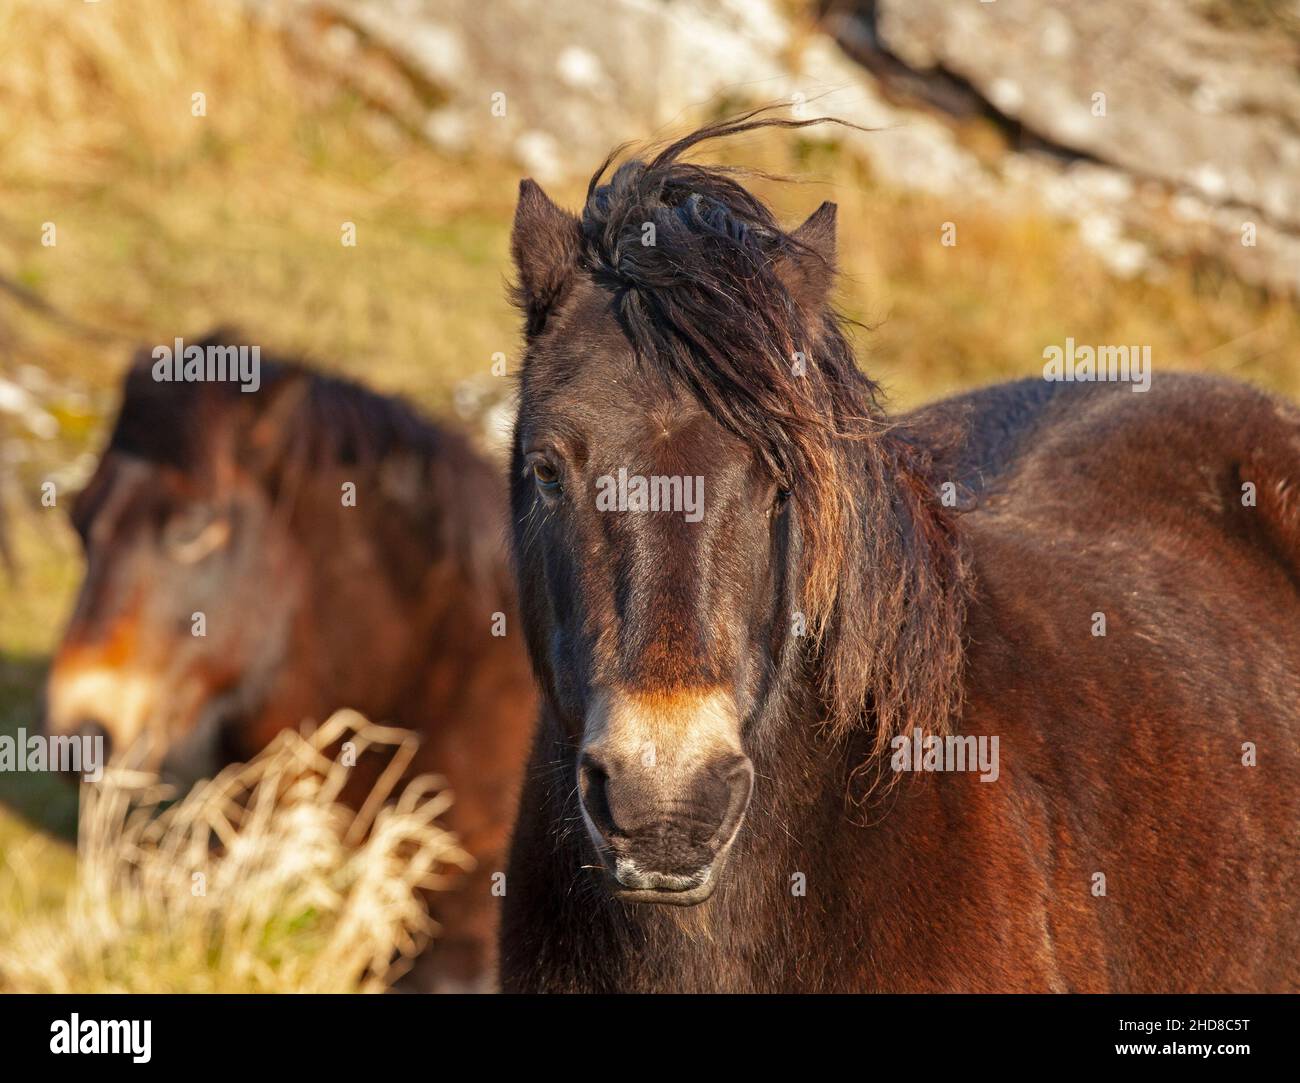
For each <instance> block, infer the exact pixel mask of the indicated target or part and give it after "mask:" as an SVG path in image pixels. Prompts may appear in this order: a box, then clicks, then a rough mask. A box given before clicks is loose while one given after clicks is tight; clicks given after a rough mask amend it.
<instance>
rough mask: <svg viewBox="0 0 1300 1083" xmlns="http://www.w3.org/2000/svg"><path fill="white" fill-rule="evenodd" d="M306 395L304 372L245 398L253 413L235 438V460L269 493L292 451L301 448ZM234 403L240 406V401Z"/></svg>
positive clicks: (308, 391)
mask: <svg viewBox="0 0 1300 1083" xmlns="http://www.w3.org/2000/svg"><path fill="white" fill-rule="evenodd" d="M310 394H311V380H310V377H309V376H308V375H307V374H306V373H304V372H292V373H289V374H287V375H286V376H285V377H284V378H282V379H280V380H277V381H276V382H275V383H273V384H271V385H270V386H269V387H268V386H267V385H266V384H263V386H262V387H261V388H260V389H259V390H258V391H257V392H256V393H255V394H252V395H248V396H246V397H247V398H248V399H250V400H253V401H251V402H249V403H248V406H249V407H251V408H252V409H253V413H252V416H251V417H249V418H248V419H247V420H246V421H245V423H244V427H243V430H242V432H240V433H239V434H237V436H236V439H237V441H238V446H237V449H236V456H237V458H238V460H239V463H240V465H242V466H243V468H244V469H245V470H247V471H248V472H249V473H251V474H252V475H253V476H254V477H256V478H259V479H260V480H261V481H262V482H263V483H264V484H267V485H268V487H270V488H271V489H273V490H274V489H275V488H276V487H277V486H278V484H279V481H280V480H281V477H280V476H281V474H282V473H283V472H284V470H285V469H286V467H287V465H288V464H289V461H290V460H291V458H292V457H293V451H294V449H295V447H301V446H302V440H303V432H302V427H303V426H302V421H301V411H302V410H303V409H304V407H305V406H306V403H307V399H308V397H309V396H310ZM237 402H238V404H239V405H241V406H242V405H244V404H243V402H242V400H237Z"/></svg>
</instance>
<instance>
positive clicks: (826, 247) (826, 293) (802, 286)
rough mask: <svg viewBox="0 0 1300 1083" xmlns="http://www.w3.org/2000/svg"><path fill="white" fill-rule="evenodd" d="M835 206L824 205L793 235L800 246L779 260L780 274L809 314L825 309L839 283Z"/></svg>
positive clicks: (777, 265) (786, 285)
mask: <svg viewBox="0 0 1300 1083" xmlns="http://www.w3.org/2000/svg"><path fill="white" fill-rule="evenodd" d="M835 211H836V207H835V204H834V203H829V202H828V203H823V204H822V205H821V206H820V207H818V208H817V209H816V210H815V211H813V212H812V214H810V215H809V216H808V220H807V221H806V222H804V224H803V225H801V226H800V227H799V228H798V229H796V230H795V231H794V232H793V233H791V234H790V236H791V238H793V239H794V240H795V241H796V242H797V244H796V245H795V246H792V247H791V249H790V250H789V251H787V252H784V253H782V255H781V256H780V257H778V259H777V261H776V274H777V277H778V278H779V279H780V280H781V282H782V284H783V285H784V286H785V288H786V289H787V290H789V291H790V296H791V297H793V298H794V300H795V303H796V304H798V306H799V307H800V308H802V309H804V310H806V311H809V312H813V311H816V310H817V309H819V308H821V306H822V305H824V304H825V303H826V301H827V299H828V298H829V297H830V293H831V287H832V286H833V285H834V284H835Z"/></svg>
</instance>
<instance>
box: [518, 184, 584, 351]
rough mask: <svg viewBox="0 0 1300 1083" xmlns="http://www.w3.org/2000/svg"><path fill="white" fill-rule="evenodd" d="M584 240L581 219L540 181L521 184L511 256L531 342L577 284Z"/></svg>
mask: <svg viewBox="0 0 1300 1083" xmlns="http://www.w3.org/2000/svg"><path fill="white" fill-rule="evenodd" d="M581 238H582V227H581V225H580V223H579V222H578V219H577V218H575V217H574V216H573V215H571V214H569V213H568V212H567V211H564V210H561V209H560V208H559V207H557V206H556V205H555V204H554V203H552V202H551V200H550V197H549V196H547V194H546V193H545V192H543V191H542V189H541V188H540V187H539V186H538V184H537V182H536V181H533V180H524V181H521V182H520V183H519V205H518V206H517V207H516V208H515V224H514V229H513V231H512V232H511V235H510V253H511V255H512V256H513V257H514V261H515V267H516V268H517V269H518V271H519V284H518V285H517V286H516V287H515V291H514V292H515V303H516V304H517V305H518V306H519V307H520V308H521V309H523V312H524V330H525V334H526V335H527V337H528V338H530V339H531V338H533V337H535V336H536V335H538V334H540V333H541V330H542V328H543V327H545V326H546V320H547V317H548V316H549V315H550V314H551V312H552V311H553V310H554V308H555V306H556V305H557V304H558V303H559V302H560V300H561V299H562V298H563V296H564V294H565V292H566V291H567V289H568V287H569V284H570V282H571V281H572V280H573V275H574V272H575V271H576V270H577V267H578V248H579V242H580V241H581Z"/></svg>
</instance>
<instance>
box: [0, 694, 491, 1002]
mask: <svg viewBox="0 0 1300 1083" xmlns="http://www.w3.org/2000/svg"><path fill="white" fill-rule="evenodd" d="M340 743H341V744H340ZM415 743H416V739H415V737H414V736H413V735H412V734H410V733H408V732H406V731H405V730H396V729H389V728H385V727H380V726H375V725H372V724H370V723H369V722H367V721H366V720H365V719H364V718H362V717H361V716H360V715H357V714H356V713H355V712H350V711H341V712H338V713H337V714H335V715H333V716H332V717H331V718H330V719H329V720H328V721H327V722H326V723H325V724H324V725H323V726H321V727H320V728H319V729H317V730H316V731H315V732H313V733H309V734H306V735H300V734H298V733H294V732H291V731H290V732H284V733H281V734H280V735H279V736H278V737H277V738H276V740H275V741H273V742H272V744H271V745H270V746H268V747H267V749H266V750H265V751H263V752H262V753H261V754H260V755H259V756H257V758H255V759H254V760H252V761H251V762H250V763H248V764H237V765H233V766H232V767H230V768H228V769H226V770H225V771H223V772H222V773H221V774H220V775H218V776H217V777H216V778H215V779H213V780H212V781H210V782H206V783H203V784H201V785H200V786H197V787H195V788H194V789H193V790H192V791H191V792H190V793H189V795H188V796H186V797H185V798H183V799H182V800H180V801H178V802H176V803H175V804H171V805H167V804H165V802H166V798H167V790H166V787H164V786H162V785H161V784H160V783H159V781H158V780H157V778H156V777H154V776H152V775H150V774H147V773H144V772H138V771H133V770H130V769H129V768H126V767H122V766H116V767H114V768H112V769H111V770H110V771H108V772H106V773H105V775H104V778H103V779H102V780H101V781H100V782H99V783H97V784H94V785H85V786H84V787H83V789H82V805H81V819H80V827H79V835H80V838H79V843H78V857H77V878H76V883H75V885H74V887H73V889H72V891H71V892H70V893H69V895H68V897H67V898H66V900H65V902H64V905H63V906H62V908H60V909H58V910H55V911H54V912H51V911H50V910H49V909H48V907H47V908H44V909H39V908H38V909H33V910H30V911H28V910H25V909H24V908H22V907H17V908H11V909H10V910H9V911H7V912H5V913H4V917H3V922H4V927H3V928H0V989H3V990H5V991H9V992H53V993H69V992H79V993H104V992H113V993H121V992H206V993H222V992H308V993H329V992H359V991H360V992H377V991H382V990H384V989H387V988H389V987H390V986H391V984H392V983H393V981H394V980H395V979H396V978H397V977H398V976H400V974H401V973H402V972H403V971H404V970H405V969H406V967H407V966H408V965H409V964H410V962H411V960H412V959H413V958H414V957H415V955H417V954H418V953H419V951H420V950H421V949H422V948H423V947H424V946H425V945H426V944H427V943H428V940H429V938H430V937H431V936H433V935H435V934H436V931H437V930H436V926H435V923H434V922H433V920H432V918H431V917H430V916H429V913H428V909H427V904H426V900H425V895H424V891H426V890H430V889H432V890H437V889H439V888H443V887H445V886H447V884H448V882H449V879H450V877H451V876H453V875H454V874H455V872H456V871H457V870H458V869H461V868H465V867H467V865H468V864H469V862H470V859H469V857H468V855H466V854H465V852H464V851H463V850H461V849H460V847H459V846H458V845H457V843H456V840H455V838H454V837H453V836H452V835H451V834H450V833H449V832H447V831H446V830H445V829H443V828H442V827H440V826H439V824H438V822H437V820H438V817H439V816H440V815H441V814H442V813H443V812H444V811H445V810H446V809H447V808H448V806H449V805H450V803H451V797H450V794H448V793H447V792H445V791H442V790H441V789H440V786H441V783H440V781H439V780H438V779H436V778H433V777H430V776H422V777H420V778H417V779H415V780H413V781H411V782H409V783H408V784H407V785H406V786H405V787H404V788H403V789H402V790H401V792H400V793H399V794H397V795H396V799H395V800H392V801H390V800H389V798H390V797H392V796H393V793H394V790H395V788H396V784H397V782H398V780H399V779H400V778H401V777H402V773H403V772H404V771H405V769H406V767H407V766H408V765H409V763H410V759H411V756H412V755H413V753H414V750H415ZM335 746H339V747H341V748H342V749H343V750H345V751H347V750H349V746H351V750H352V752H353V753H354V754H355V756H357V757H359V756H360V755H361V753H362V752H364V751H365V750H366V749H367V748H369V747H371V746H387V747H391V748H392V750H393V756H392V760H391V763H390V766H389V768H388V769H387V770H386V771H385V774H384V777H383V778H381V779H380V780H379V782H378V784H377V785H376V787H375V788H374V790H373V791H372V792H371V794H370V796H369V798H368V799H367V801H366V802H365V804H364V806H363V808H362V809H361V811H360V812H354V811H353V810H352V809H350V808H348V807H347V806H345V805H343V804H342V803H341V801H340V794H341V793H342V790H343V787H344V785H345V784H346V782H347V780H348V777H349V772H350V768H349V767H348V766H347V765H346V764H345V759H346V758H347V757H346V756H345V754H344V752H340V754H339V755H338V756H337V757H336V758H331V756H330V755H328V754H327V750H328V749H331V748H333V747H335ZM352 762H355V761H352ZM8 863H9V865H10V871H11V872H12V873H13V874H15V875H16V876H17V877H18V878H19V879H22V878H23V877H24V875H25V874H24V871H23V868H22V866H21V862H19V861H16V860H15V859H14V857H13V855H10V856H9V858H8ZM29 886H30V885H29ZM26 894H28V895H29V896H32V897H35V896H36V895H38V894H39V892H38V891H36V890H34V888H33V890H30V891H29V892H27V893H26Z"/></svg>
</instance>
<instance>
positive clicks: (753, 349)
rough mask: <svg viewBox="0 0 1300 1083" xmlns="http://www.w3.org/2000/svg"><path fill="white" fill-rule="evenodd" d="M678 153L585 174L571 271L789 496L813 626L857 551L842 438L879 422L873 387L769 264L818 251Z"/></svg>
mask: <svg viewBox="0 0 1300 1083" xmlns="http://www.w3.org/2000/svg"><path fill="white" fill-rule="evenodd" d="M681 149H685V147H684V146H681V145H680V144H678V145H674V147H670V148H668V150H666V151H664V152H663V153H661V154H660V155H659V156H658V157H656V158H655V159H653V160H652V161H651V162H649V163H646V162H643V161H639V160H634V161H628V162H624V163H623V164H622V165H620V166H619V167H618V169H617V170H615V172H614V174H613V176H612V177H611V178H610V180H609V182H608V183H605V184H600V183H599V181H600V179H601V177H602V176H603V175H604V173H605V171H606V168H607V165H608V163H607V164H606V166H602V167H601V169H600V170H599V171H598V172H597V173H596V175H595V176H594V177H593V178H592V182H591V185H590V186H589V189H588V198H587V202H586V205H585V207H584V208H583V212H582V252H581V260H582V264H583V268H584V270H586V271H587V272H589V273H590V274H591V275H592V276H593V278H594V279H595V281H596V282H597V283H598V284H600V285H602V286H604V287H605V288H607V289H609V290H610V291H611V292H612V293H613V295H614V299H615V304H614V311H615V313H616V314H617V316H618V318H619V320H620V322H621V324H622V326H623V329H624V332H625V333H626V334H627V336H628V339H629V340H630V341H631V343H632V344H633V347H634V349H635V351H636V354H637V358H638V361H639V363H640V364H642V365H643V366H645V367H647V368H649V369H651V370H654V369H656V368H657V369H658V370H659V371H661V372H663V373H664V375H665V376H669V377H675V378H677V379H679V380H681V381H682V382H683V383H685V384H686V386H688V387H689V388H690V389H691V391H692V393H693V394H694V395H695V396H696V397H697V398H698V400H699V401H700V402H701V403H702V404H703V405H704V406H705V408H706V409H707V410H708V411H709V412H710V414H711V415H712V416H713V417H714V418H716V419H717V420H718V421H719V422H720V423H721V424H722V425H723V426H725V427H726V428H727V429H728V430H729V431H731V432H732V433H734V434H735V435H737V436H738V437H740V438H741V439H743V440H745V441H746V442H747V443H748V444H750V446H751V447H753V448H754V450H755V452H756V453H757V454H758V455H759V456H760V457H761V458H762V460H763V463H764V466H765V467H766V468H767V470H768V471H769V472H770V473H771V475H772V476H773V478H774V479H776V480H777V482H778V483H779V484H780V485H782V486H783V487H784V488H787V489H789V491H790V492H791V495H792V499H793V501H794V504H795V507H796V509H797V510H798V513H799V519H800V523H801V528H802V531H803V537H804V551H805V553H806V555H807V556H806V560H805V566H804V569H803V584H802V604H803V606H804V609H805V617H806V618H807V622H808V624H809V627H810V628H811V630H812V631H813V633H814V634H815V635H820V634H821V632H822V631H823V630H824V629H825V627H826V625H827V623H828V621H829V620H830V617H831V613H832V611H833V609H834V605H835V600H836V594H837V584H838V583H839V581H840V566H841V565H842V563H843V562H844V561H845V560H846V559H847V558H848V557H849V556H850V555H851V554H852V553H854V552H855V551H856V548H855V546H854V544H853V542H854V538H853V531H854V523H855V522H856V520H857V515H856V514H855V511H854V503H853V494H854V492H855V491H856V488H857V479H850V478H848V477H846V476H845V472H846V471H847V470H850V469H853V466H852V464H853V463H854V462H855V461H857V459H858V457H857V456H856V455H854V454H852V452H851V451H850V449H849V447H847V446H846V445H847V444H851V443H852V442H855V441H860V440H863V439H870V438H871V437H872V436H873V435H874V434H875V433H876V432H878V431H879V430H880V428H881V421H880V418H881V411H880V408H879V406H878V403H877V398H876V386H875V384H873V383H872V382H871V381H870V380H869V379H868V378H867V377H866V376H865V375H864V374H863V373H861V372H860V371H859V370H858V369H857V367H856V365H855V364H854V361H853V357H852V354H851V351H850V349H849V346H848V343H847V341H846V339H845V336H844V333H843V331H842V329H841V327H840V324H839V321H838V319H837V317H836V316H835V315H834V313H833V312H832V311H831V310H830V309H829V308H824V309H822V310H820V311H814V312H808V311H804V309H803V308H801V306H800V305H799V304H798V303H797V302H796V301H795V299H794V297H793V296H792V295H791V293H790V291H789V290H788V289H787V287H786V285H785V284H784V283H783V281H782V279H781V277H780V275H779V273H778V267H779V264H780V261H781V260H782V259H789V258H794V257H798V258H803V259H808V258H820V257H817V256H816V255H815V254H813V253H810V252H809V251H808V250H807V248H806V247H805V246H804V245H802V244H800V242H799V241H798V240H797V239H796V238H794V237H793V236H791V235H790V234H789V233H788V232H786V231H785V230H783V229H782V228H781V227H780V225H779V224H778V223H777V222H776V219H775V218H774V217H773V215H772V213H771V211H770V210H769V209H768V208H767V207H766V206H765V205H764V204H763V203H762V202H761V201H760V200H758V199H757V198H756V197H755V196H754V195H753V194H752V193H750V192H749V191H747V190H746V189H745V188H744V187H742V186H741V185H740V184H739V183H737V181H736V180H735V179H733V178H734V177H735V176H736V175H739V173H740V171H736V170H731V169H728V168H726V167H722V166H704V165H699V164H696V163H690V162H682V161H679V160H677V158H676V153H677V152H679V150H681ZM648 227H653V235H652V236H651V234H650V232H649V228H648ZM799 358H802V365H800V364H798V363H797V360H798V359H799Z"/></svg>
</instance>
